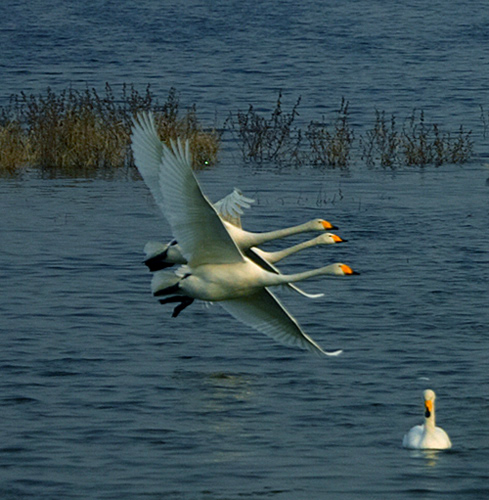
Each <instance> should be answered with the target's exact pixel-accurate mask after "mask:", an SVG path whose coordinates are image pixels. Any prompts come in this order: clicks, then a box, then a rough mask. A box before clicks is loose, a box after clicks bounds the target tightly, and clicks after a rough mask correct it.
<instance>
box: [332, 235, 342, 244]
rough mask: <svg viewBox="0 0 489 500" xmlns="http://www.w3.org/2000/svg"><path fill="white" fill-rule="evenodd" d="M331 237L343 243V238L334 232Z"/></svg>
mask: <svg viewBox="0 0 489 500" xmlns="http://www.w3.org/2000/svg"><path fill="white" fill-rule="evenodd" d="M331 238H333V241H334V242H335V243H343V240H342V239H341V238H340V237H339V236H338V235H336V234H332V235H331Z"/></svg>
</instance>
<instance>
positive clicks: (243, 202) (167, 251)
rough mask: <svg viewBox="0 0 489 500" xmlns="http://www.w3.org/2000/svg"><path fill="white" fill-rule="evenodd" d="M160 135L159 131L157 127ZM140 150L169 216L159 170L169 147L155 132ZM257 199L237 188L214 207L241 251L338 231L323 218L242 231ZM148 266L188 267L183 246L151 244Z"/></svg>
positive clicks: (139, 162) (147, 177) (147, 178)
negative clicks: (245, 212)
mask: <svg viewBox="0 0 489 500" xmlns="http://www.w3.org/2000/svg"><path fill="white" fill-rule="evenodd" d="M155 132H156V128H155ZM143 141H144V142H143V143H141V147H140V148H137V147H136V148H135V147H134V146H133V148H132V149H133V154H134V159H135V163H136V167H137V169H138V171H139V173H140V174H141V177H142V178H143V180H144V182H145V184H146V186H148V188H149V190H150V192H151V194H152V195H153V198H154V200H155V202H156V204H157V205H158V206H159V207H160V209H161V211H162V212H163V214H164V213H165V204H164V201H163V195H162V192H161V189H160V185H159V169H160V164H161V157H162V154H163V150H164V148H165V146H164V144H163V143H162V142H161V140H160V138H159V136H158V133H152V135H151V136H147V137H146V138H143ZM251 203H254V200H253V199H251V198H247V197H246V196H244V195H243V193H241V191H239V190H238V189H236V188H235V189H234V191H232V192H231V193H230V194H229V195H227V196H225V197H224V198H223V199H221V200H219V201H218V202H216V203H215V204H214V208H216V210H217V211H218V213H219V215H220V216H221V218H222V219H223V221H224V223H225V225H226V228H227V229H228V231H229V232H230V233H231V236H232V237H233V238H234V241H235V242H236V244H237V245H238V247H239V248H240V250H242V251H245V250H248V249H249V248H251V247H253V246H258V245H261V244H263V243H267V242H269V241H273V240H276V239H280V238H285V237H287V236H292V235H295V234H300V233H305V232H313V231H321V232H324V231H327V230H333V229H337V228H336V226H334V225H333V224H331V223H330V222H328V221H326V220H323V219H313V220H311V221H309V222H306V223H304V224H299V225H298V226H292V227H288V228H284V229H279V230H275V231H268V232H263V233H253V232H250V231H245V230H243V229H242V228H241V217H240V216H241V215H242V214H243V210H242V209H243V208H249V207H250V204H251ZM144 251H145V254H146V257H145V261H144V262H145V264H146V265H147V266H148V267H149V269H150V271H157V270H160V269H165V268H166V267H171V266H173V265H174V264H185V263H186V260H185V258H184V257H183V255H182V251H181V249H180V246H179V245H178V243H177V241H176V240H172V241H171V242H169V243H166V244H164V243H158V242H153V241H151V242H148V243H147V244H146V246H145V249H144Z"/></svg>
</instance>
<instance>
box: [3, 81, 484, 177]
mask: <svg viewBox="0 0 489 500" xmlns="http://www.w3.org/2000/svg"><path fill="white" fill-rule="evenodd" d="M300 103H301V98H300V97H299V98H298V99H297V100H296V101H295V103H294V104H293V105H292V106H291V108H290V109H289V110H286V109H285V106H284V103H283V95H282V92H279V93H278V96H277V100H276V102H275V106H274V107H273V109H272V110H271V112H269V113H267V114H263V113H262V112H259V111H257V110H256V108H255V107H254V106H252V105H250V106H249V107H248V109H247V111H237V112H236V113H230V114H229V116H228V118H227V119H226V121H225V123H224V126H223V127H222V128H221V129H220V131H218V130H217V128H210V129H209V128H204V127H203V126H202V125H201V123H200V121H199V120H198V117H197V110H196V107H195V105H194V106H191V107H189V108H187V109H185V110H183V111H182V109H181V106H180V101H179V96H178V94H177V91H176V90H175V89H173V88H172V89H170V91H169V93H168V96H167V98H166V101H165V102H164V103H163V104H160V103H159V101H158V99H157V98H156V97H155V95H154V94H153V93H152V92H151V89H150V87H149V86H147V87H146V89H145V91H144V92H139V91H137V90H136V89H135V88H134V86H133V85H126V84H125V85H123V86H122V87H121V91H120V93H119V94H118V95H116V94H115V93H114V91H113V89H112V87H111V86H110V85H109V84H106V86H105V89H104V91H103V93H98V92H97V91H96V90H95V89H89V88H86V89H85V90H82V91H80V90H75V89H72V88H69V89H67V90H63V91H61V92H58V93H56V92H54V91H53V90H51V89H47V91H46V92H44V93H42V94H40V95H26V94H25V93H23V92H21V93H20V94H19V95H15V96H12V97H11V99H10V102H9V104H8V105H7V106H5V107H0V171H8V172H15V171H18V170H19V169H20V168H21V167H22V166H25V165H30V166H35V167H40V168H41V169H44V170H46V171H47V170H53V169H58V170H64V171H66V172H67V173H68V172H69V173H70V174H72V175H76V174H77V173H79V172H81V171H83V172H87V171H91V172H95V171H98V170H100V169H106V170H110V169H117V168H120V167H123V166H129V165H132V164H133V158H132V155H131V148H130V130H131V121H132V118H133V116H134V115H136V114H137V113H138V112H139V111H142V110H151V111H153V113H154V115H155V120H156V124H157V128H158V132H159V134H160V137H161V138H162V139H163V140H164V141H165V142H167V143H168V142H169V141H170V139H175V138H177V137H181V138H186V139H189V141H190V148H191V151H192V153H193V159H194V168H202V167H205V166H206V165H209V164H213V163H215V162H216V161H217V156H218V153H219V148H220V142H221V136H222V133H223V132H224V131H230V132H231V134H232V135H233V137H234V139H235V140H236V143H237V144H238V146H239V148H240V149H241V153H242V157H243V160H244V162H245V163H253V164H256V165H261V164H263V163H268V164H270V163H272V164H276V165H280V166H295V167H298V166H301V165H304V164H308V165H312V166H315V167H326V168H342V169H347V168H349V167H350V165H351V163H352V162H353V161H357V160H358V159H360V160H363V161H364V162H365V164H366V165H367V166H368V167H369V168H374V167H376V166H380V167H383V168H398V167H402V166H425V165H429V164H433V165H437V166H439V165H442V164H444V163H465V162H467V161H468V160H469V159H470V158H471V156H472V152H473V141H472V137H471V131H468V132H467V131H465V130H464V129H463V127H460V128H459V130H458V132H455V133H453V132H448V131H443V130H442V129H441V128H440V127H439V126H438V125H437V124H433V123H431V124H430V123H428V122H427V120H426V119H425V114H424V112H423V111H417V110H413V112H412V113H411V115H410V116H409V117H407V118H405V119H404V120H399V119H398V118H397V117H396V116H395V115H391V116H387V115H386V113H385V112H384V111H378V110H376V111H375V120H374V124H373V126H371V127H370V128H369V129H367V130H366V132H364V133H363V134H362V135H360V136H359V140H358V141H356V140H355V135H356V134H355V132H354V129H353V126H352V125H351V120H350V108H349V103H348V101H346V100H345V99H342V100H341V104H340V106H339V109H338V110H337V111H335V112H334V114H333V116H329V117H323V118H322V120H321V121H316V120H312V121H311V122H309V124H308V125H307V126H306V127H305V129H303V128H301V127H300V126H299V125H298V124H297V121H298V120H297V118H298V116H299V106H300ZM488 116H489V115H488V114H486V112H485V111H484V109H483V108H482V106H481V117H482V120H483V125H484V137H485V136H486V131H487V129H488V126H487V123H488V122H489V118H488ZM399 123H401V125H399Z"/></svg>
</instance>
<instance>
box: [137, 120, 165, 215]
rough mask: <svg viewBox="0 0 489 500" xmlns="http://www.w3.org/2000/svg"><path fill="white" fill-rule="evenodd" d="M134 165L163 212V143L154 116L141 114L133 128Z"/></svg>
mask: <svg viewBox="0 0 489 500" xmlns="http://www.w3.org/2000/svg"><path fill="white" fill-rule="evenodd" d="M131 147H132V152H133V155H134V163H135V164H136V168H137V169H138V171H139V173H140V174H141V177H142V178H143V181H144V183H145V184H146V186H148V188H149V190H150V192H151V194H152V196H153V198H154V200H155V202H156V204H157V205H158V207H159V208H160V210H161V211H162V212H164V209H165V205H164V203H163V195H162V194H161V189H160V165H161V156H162V155H163V143H162V142H161V140H160V137H159V135H158V132H157V131H156V125H155V121H154V118H153V115H151V114H147V113H141V114H140V115H139V116H138V121H136V120H134V125H133V127H132V143H131Z"/></svg>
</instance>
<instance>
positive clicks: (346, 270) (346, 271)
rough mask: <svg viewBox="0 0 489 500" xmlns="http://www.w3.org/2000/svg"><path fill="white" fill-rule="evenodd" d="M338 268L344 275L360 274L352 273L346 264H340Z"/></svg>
mask: <svg viewBox="0 0 489 500" xmlns="http://www.w3.org/2000/svg"><path fill="white" fill-rule="evenodd" d="M340 267H341V270H342V271H343V273H344V274H346V275H352V274H360V273H358V272H357V271H354V270H353V269H352V268H351V267H350V266H347V265H346V264H341V266H340Z"/></svg>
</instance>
